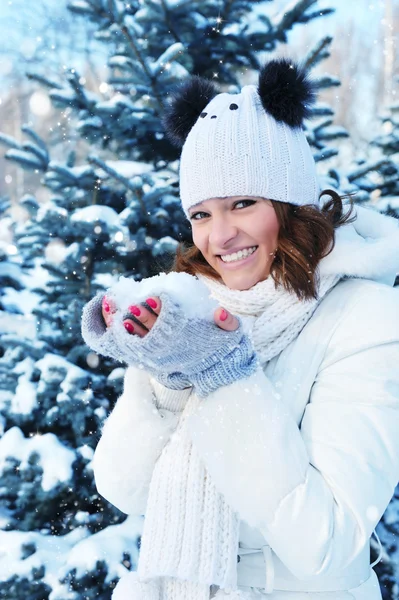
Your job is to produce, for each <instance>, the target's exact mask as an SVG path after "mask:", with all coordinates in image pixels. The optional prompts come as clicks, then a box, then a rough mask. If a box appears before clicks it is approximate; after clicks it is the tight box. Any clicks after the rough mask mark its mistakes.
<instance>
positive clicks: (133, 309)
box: [128, 305, 141, 317]
mask: <svg viewBox="0 0 399 600" xmlns="http://www.w3.org/2000/svg"><path fill="white" fill-rule="evenodd" d="M128 310H129V312H131V313H132V315H134V316H135V317H139V316H140V315H141V310H140V309H139V307H138V306H134V305H133V306H129V308H128Z"/></svg>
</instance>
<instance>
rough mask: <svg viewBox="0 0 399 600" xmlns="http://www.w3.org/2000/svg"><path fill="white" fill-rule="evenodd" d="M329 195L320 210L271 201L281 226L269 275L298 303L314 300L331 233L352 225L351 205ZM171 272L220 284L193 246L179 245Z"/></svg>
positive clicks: (332, 193) (330, 246)
mask: <svg viewBox="0 0 399 600" xmlns="http://www.w3.org/2000/svg"><path fill="white" fill-rule="evenodd" d="M323 195H328V196H330V200H328V201H327V202H326V203H325V204H324V206H323V207H322V208H319V207H318V206H315V205H313V204H306V205H303V206H296V205H294V204H289V203H287V202H276V201H275V200H271V202H272V205H273V207H274V210H275V211H276V216H277V219H278V221H279V224H280V230H279V235H278V248H277V252H276V255H275V257H274V260H273V262H272V265H271V267H270V275H271V277H272V278H273V279H274V282H275V285H276V287H277V285H282V286H283V287H284V288H285V289H286V290H288V291H292V292H295V294H296V295H297V296H298V298H299V299H300V300H307V299H310V298H317V279H316V267H317V265H318V264H319V262H320V260H321V259H322V258H324V257H325V256H327V255H328V254H330V252H331V251H332V249H333V248H334V243H335V236H334V231H335V229H337V228H338V227H340V226H341V225H344V224H346V223H351V222H352V221H353V220H354V219H355V218H356V217H355V216H353V217H352V216H351V215H352V211H353V201H352V199H351V197H350V196H349V195H348V196H340V195H339V194H337V192H335V191H334V190H324V191H323V192H321V194H320V196H323ZM344 198H348V199H349V204H350V207H349V210H347V211H346V212H344V209H343V204H342V200H343V199H344ZM171 270H172V271H176V272H177V273H180V272H185V273H189V274H190V275H196V274H197V273H199V274H202V275H205V276H207V277H211V278H212V279H216V280H217V281H221V277H220V275H219V274H218V273H217V272H216V271H215V270H214V269H213V268H212V267H211V266H210V265H209V264H208V263H207V261H206V260H205V258H204V256H203V255H202V253H201V252H200V251H199V250H198V248H197V247H196V246H195V245H194V244H180V245H179V246H178V248H177V252H176V257H175V260H174V263H173V266H172V269H171Z"/></svg>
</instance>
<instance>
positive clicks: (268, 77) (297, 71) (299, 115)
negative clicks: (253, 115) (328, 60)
mask: <svg viewBox="0 0 399 600" xmlns="http://www.w3.org/2000/svg"><path fill="white" fill-rule="evenodd" d="M258 94H259V96H260V99H261V101H262V105H263V108H264V109H265V111H266V112H268V113H269V114H270V115H271V116H272V117H274V118H275V119H276V121H282V122H284V123H286V124H287V125H289V126H290V127H301V126H302V123H303V119H305V118H307V117H309V114H310V111H309V108H310V107H311V106H312V105H313V104H314V102H315V100H316V90H315V86H314V84H313V83H312V82H311V81H310V80H309V79H308V77H307V71H306V70H305V69H304V68H303V67H300V66H299V65H297V64H295V63H294V62H293V61H291V60H289V59H286V58H280V59H277V60H271V61H270V62H268V63H266V64H265V65H264V66H263V67H262V69H261V71H260V73H259V83H258Z"/></svg>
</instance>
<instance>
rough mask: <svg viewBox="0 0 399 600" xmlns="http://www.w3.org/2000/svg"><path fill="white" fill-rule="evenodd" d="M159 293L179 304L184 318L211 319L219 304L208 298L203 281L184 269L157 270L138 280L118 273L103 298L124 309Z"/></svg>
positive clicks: (207, 291)
mask: <svg viewBox="0 0 399 600" xmlns="http://www.w3.org/2000/svg"><path fill="white" fill-rule="evenodd" d="M162 293H165V294H167V295H168V296H169V298H171V300H173V301H174V302H175V304H177V305H178V306H180V307H181V308H182V310H183V312H184V314H185V315H186V317H187V318H197V319H206V320H210V321H213V313H214V311H215V309H216V308H217V307H218V306H219V304H218V302H217V301H216V300H214V299H213V298H210V296H209V293H210V292H209V290H208V288H207V287H206V285H205V284H203V283H202V282H201V281H199V280H198V279H197V278H196V277H194V276H193V275H189V274H188V273H160V275H155V276H154V277H148V278H147V279H142V280H141V281H134V279H129V278H128V277H120V278H119V281H118V283H116V284H115V285H113V286H112V288H110V289H109V290H108V292H107V298H109V299H112V300H113V301H114V302H115V304H116V306H117V307H118V309H119V310H121V311H122V312H124V313H125V312H127V311H128V308H129V306H131V305H132V304H138V303H140V302H144V301H145V300H146V299H147V298H150V297H151V296H160V294H162ZM161 310H162V309H161Z"/></svg>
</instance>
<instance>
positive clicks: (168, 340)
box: [82, 288, 256, 397]
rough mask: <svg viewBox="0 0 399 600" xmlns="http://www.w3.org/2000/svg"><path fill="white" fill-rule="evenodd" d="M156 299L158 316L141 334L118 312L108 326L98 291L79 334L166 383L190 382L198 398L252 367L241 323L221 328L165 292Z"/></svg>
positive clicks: (103, 351) (101, 350)
mask: <svg viewBox="0 0 399 600" xmlns="http://www.w3.org/2000/svg"><path fill="white" fill-rule="evenodd" d="M111 289H112V288H111ZM160 298H161V301H162V310H161V312H160V315H159V317H158V318H157V320H156V323H155V325H154V326H153V328H152V329H151V330H150V332H149V333H148V334H147V335H146V336H144V337H143V338H140V337H139V336H137V335H131V334H129V333H128V332H127V331H126V329H125V328H124V326H123V314H122V313H121V312H120V311H117V313H116V314H115V316H114V320H113V323H112V326H111V327H109V328H108V329H107V328H106V327H105V324H104V322H103V319H102V316H101V297H100V296H96V297H95V298H93V299H92V300H91V301H90V302H89V303H88V304H87V305H86V306H85V308H84V310H83V315H82V336H83V339H84V340H85V342H86V344H87V345H88V346H90V347H91V348H92V349H93V350H95V351H96V352H98V353H99V354H102V355H104V356H110V357H112V358H115V359H116V360H119V361H120V362H125V363H127V364H128V365H137V364H142V365H143V367H144V368H145V369H146V370H147V371H148V372H149V373H150V374H151V375H153V376H154V377H155V378H156V379H157V380H158V381H160V382H161V383H164V384H165V385H166V387H171V388H173V389H182V388H184V387H187V386H189V385H193V386H194V388H195V391H196V393H197V394H198V395H199V396H201V397H203V396H207V395H208V394H210V393H211V392H213V391H215V390H216V389H217V388H219V387H221V386H223V385H228V384H230V383H233V382H234V381H236V380H237V379H242V378H245V377H248V376H249V375H251V373H253V372H254V370H255V369H256V356H255V353H254V351H253V347H252V344H251V342H250V340H249V338H248V337H247V336H246V335H245V334H244V333H243V330H242V328H241V327H239V328H238V329H237V330H236V331H224V330H223V329H221V328H220V327H218V326H217V325H216V324H215V323H213V322H210V321H207V320H206V319H193V318H188V317H187V316H186V315H185V314H184V311H183V309H182V308H181V307H180V306H178V305H177V304H176V303H175V302H173V301H172V299H171V298H170V297H169V296H168V295H167V294H165V293H160Z"/></svg>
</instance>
